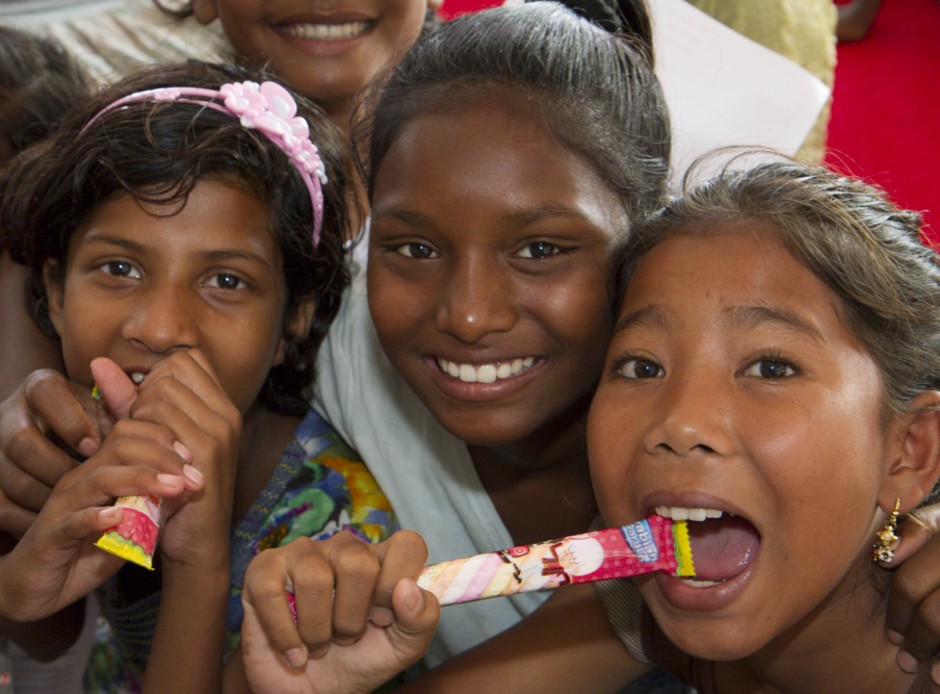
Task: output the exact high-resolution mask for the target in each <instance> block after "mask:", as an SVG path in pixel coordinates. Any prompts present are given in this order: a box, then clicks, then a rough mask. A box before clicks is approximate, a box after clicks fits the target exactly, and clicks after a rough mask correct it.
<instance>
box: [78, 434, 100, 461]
mask: <svg viewBox="0 0 940 694" xmlns="http://www.w3.org/2000/svg"><path fill="white" fill-rule="evenodd" d="M98 448H99V446H98V442H97V441H95V440H94V439H93V438H91V437H90V436H86V437H85V438H83V439H82V440H81V441H79V442H78V452H79V453H81V454H82V455H83V456H85V457H86V458H90V457H91V456H93V455H94V454H95V453H97V452H98Z"/></svg>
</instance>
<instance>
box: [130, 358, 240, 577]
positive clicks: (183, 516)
mask: <svg viewBox="0 0 940 694" xmlns="http://www.w3.org/2000/svg"><path fill="white" fill-rule="evenodd" d="M130 416H131V418H132V419H134V420H137V421H143V422H152V423H154V424H159V425H160V426H161V427H164V428H165V429H166V430H167V431H168V432H169V434H170V435H171V436H172V437H173V438H174V439H175V441H176V442H179V443H180V444H182V446H183V449H182V450H184V451H185V453H186V455H187V456H189V462H190V463H191V465H192V467H193V468H195V469H196V470H198V471H199V474H200V475H201V477H202V478H204V479H205V481H206V482H205V485H204V487H203V489H202V491H201V492H200V493H199V494H197V495H195V496H193V497H191V498H189V499H187V501H186V503H185V504H183V505H182V506H181V507H180V506H179V505H178V504H177V505H176V508H178V510H177V511H176V512H175V513H174V507H173V506H172V505H171V506H170V507H169V509H168V514H167V515H168V517H167V520H166V521H165V525H164V528H163V532H162V535H161V538H160V544H159V551H160V554H161V557H162V558H163V560H164V564H163V568H164V570H171V571H172V570H173V569H174V567H178V566H179V567H183V566H185V567H187V568H190V569H193V568H196V569H198V568H202V567H205V568H224V569H225V570H226V571H227V570H228V556H229V542H230V538H229V535H230V532H231V525H232V504H233V496H234V488H235V473H236V468H237V462H238V450H239V442H240V438H241V425H242V420H241V414H240V413H239V411H238V409H237V408H236V407H235V406H234V405H233V404H232V402H231V400H229V398H228V396H227V395H226V394H225V393H224V392H223V390H222V387H221V385H220V384H219V382H218V380H217V378H216V376H215V374H214V372H213V371H212V368H211V367H210V366H209V363H208V361H207V360H206V358H205V356H204V355H203V354H202V353H201V352H200V351H199V350H196V349H193V350H185V351H181V352H176V353H174V354H173V355H171V356H169V357H166V358H165V359H162V360H160V361H159V362H157V363H156V364H155V365H154V366H153V368H152V369H151V371H150V373H149V374H148V375H147V378H146V379H145V380H144V382H143V383H142V384H141V386H140V390H139V393H138V394H137V397H136V399H135V400H134V401H133V403H132V404H131V406H130Z"/></svg>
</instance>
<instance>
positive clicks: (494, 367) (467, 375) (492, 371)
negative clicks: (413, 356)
mask: <svg viewBox="0 0 940 694" xmlns="http://www.w3.org/2000/svg"><path fill="white" fill-rule="evenodd" d="M534 363H535V357H526V358H525V359H513V360H512V361H511V362H505V361H503V362H496V363H493V364H481V365H479V366H475V365H473V364H457V363H456V362H452V361H448V360H447V359H444V358H443V357H438V358H437V365H438V367H439V368H440V369H441V371H443V372H445V373H446V374H448V375H450V376H452V377H453V378H459V379H460V380H461V381H463V382H464V383H495V382H496V381H502V380H503V379H506V378H511V377H512V376H518V375H519V374H520V373H522V372H523V371H525V370H526V369H529V368H531V367H532V365H533V364H534Z"/></svg>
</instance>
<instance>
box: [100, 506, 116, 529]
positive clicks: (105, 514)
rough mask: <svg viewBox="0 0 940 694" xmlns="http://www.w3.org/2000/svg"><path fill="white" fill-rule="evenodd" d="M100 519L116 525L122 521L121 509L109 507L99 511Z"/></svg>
mask: <svg viewBox="0 0 940 694" xmlns="http://www.w3.org/2000/svg"><path fill="white" fill-rule="evenodd" d="M98 518H100V519H101V520H103V521H104V522H105V523H109V524H110V525H116V524H117V523H119V522H120V520H121V509H119V508H115V507H114V506H109V507H108V508H103V509H101V510H100V511H98Z"/></svg>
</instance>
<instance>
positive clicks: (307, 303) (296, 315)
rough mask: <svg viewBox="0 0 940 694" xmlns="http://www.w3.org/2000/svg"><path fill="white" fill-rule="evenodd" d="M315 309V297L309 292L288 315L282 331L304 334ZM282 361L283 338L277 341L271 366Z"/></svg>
mask: <svg viewBox="0 0 940 694" xmlns="http://www.w3.org/2000/svg"><path fill="white" fill-rule="evenodd" d="M316 311H317V299H316V297H315V296H314V295H313V294H311V295H310V296H308V297H307V298H305V299H303V300H302V301H301V302H300V304H299V305H298V306H297V308H296V309H294V312H293V314H292V315H291V316H290V317H288V319H287V321H286V322H285V324H284V333H285V334H287V335H306V334H307V333H308V332H309V331H310V326H311V325H312V324H313V316H314V314H315V313H316ZM283 363H284V338H283V337H282V338H281V339H280V340H279V341H278V343H277V352H276V353H275V355H274V363H272V364H271V366H280V365H281V364H283Z"/></svg>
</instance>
